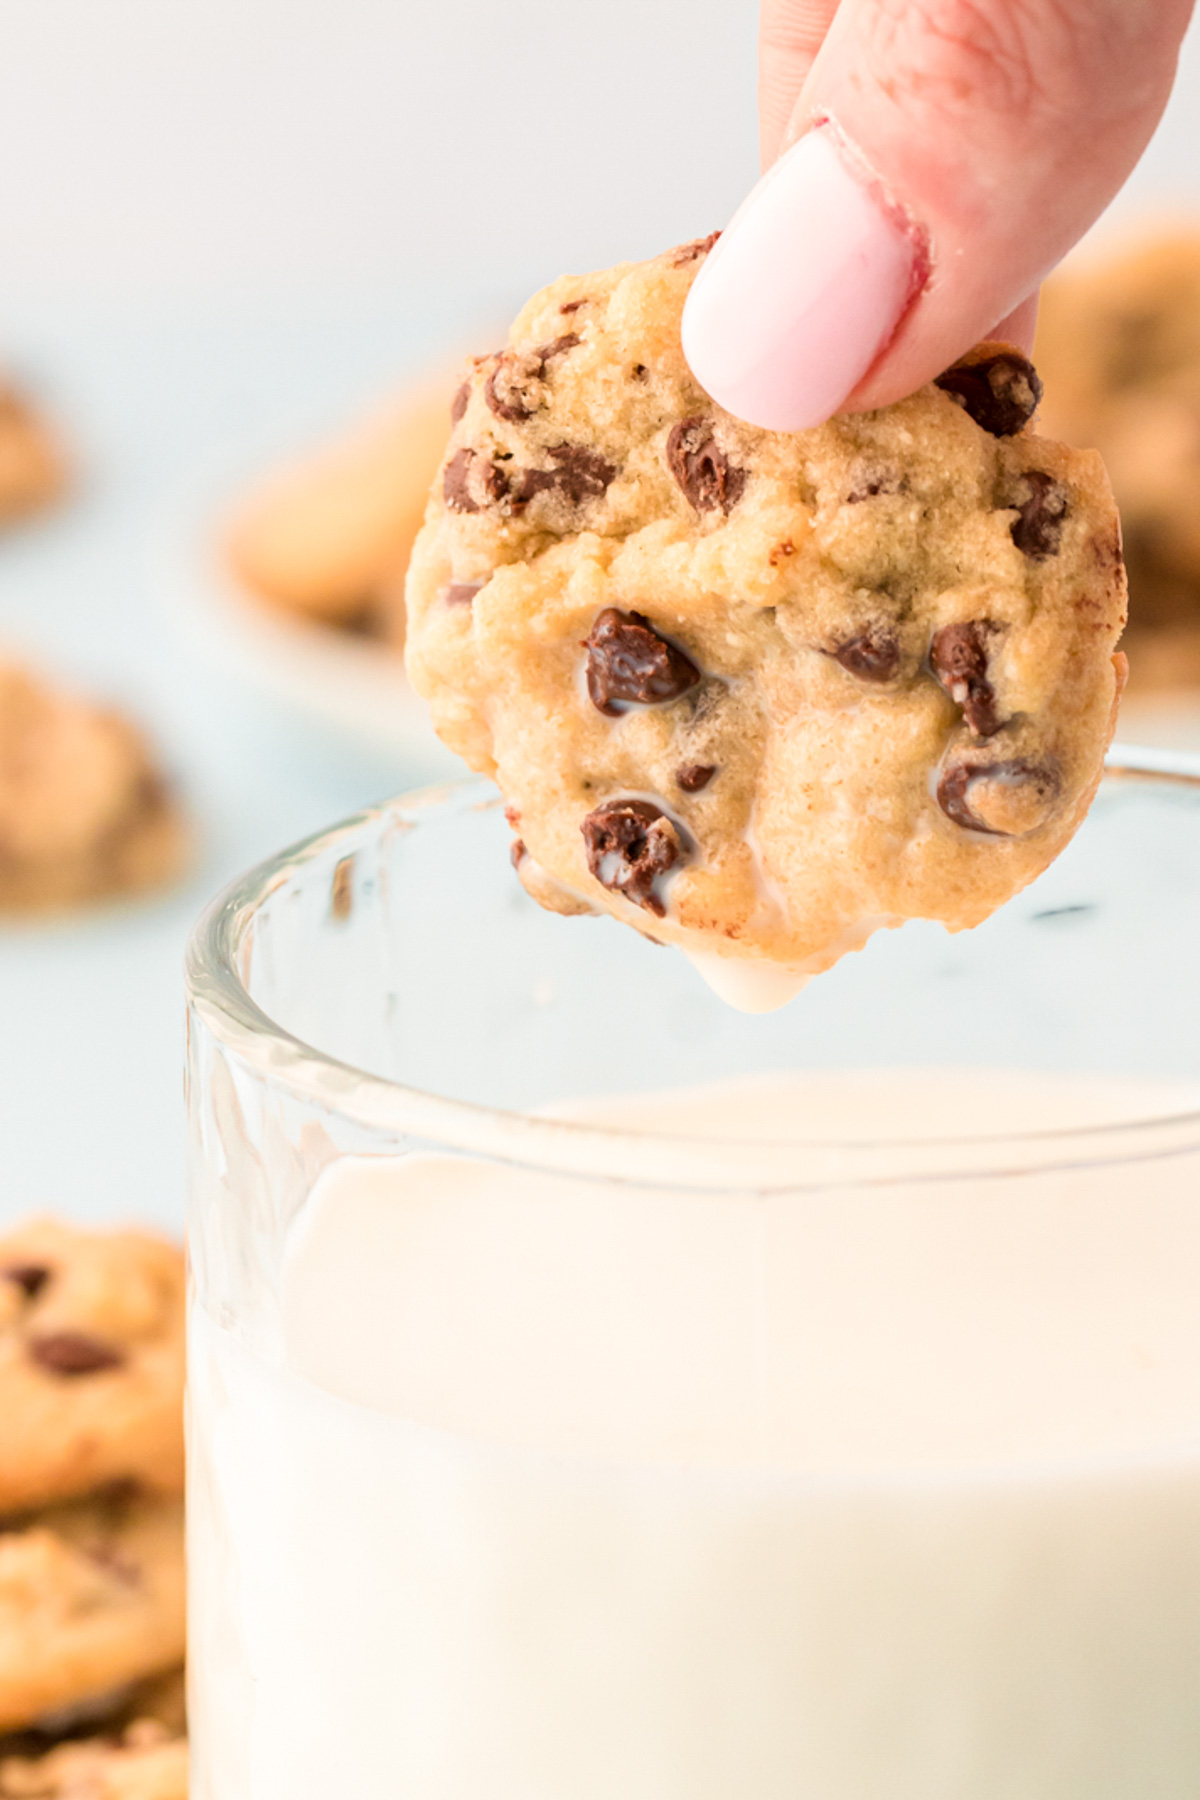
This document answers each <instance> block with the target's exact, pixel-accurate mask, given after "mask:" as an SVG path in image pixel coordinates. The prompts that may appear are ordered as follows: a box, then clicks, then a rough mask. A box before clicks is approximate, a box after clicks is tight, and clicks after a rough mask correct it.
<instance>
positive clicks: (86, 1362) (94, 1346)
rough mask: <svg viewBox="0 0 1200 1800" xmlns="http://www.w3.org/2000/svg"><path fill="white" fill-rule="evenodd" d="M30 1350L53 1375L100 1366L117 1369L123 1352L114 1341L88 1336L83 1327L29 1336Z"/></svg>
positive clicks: (83, 1372) (94, 1369)
mask: <svg viewBox="0 0 1200 1800" xmlns="http://www.w3.org/2000/svg"><path fill="white" fill-rule="evenodd" d="M29 1354H30V1356H31V1357H32V1358H33V1360H34V1362H35V1363H37V1364H38V1365H39V1366H40V1367H41V1368H43V1369H48V1370H49V1372H50V1373H51V1374H52V1375H95V1374H98V1373H99V1371H100V1370H101V1369H119V1368H120V1367H121V1364H122V1363H123V1362H124V1361H125V1355H124V1352H123V1351H122V1350H119V1349H118V1348H117V1346H116V1345H115V1344H106V1343H105V1342H104V1341H103V1339H101V1338H94V1337H89V1336H88V1334H87V1332H85V1331H50V1332H47V1333H45V1335H44V1336H42V1337H36V1338H31V1339H30V1341H29Z"/></svg>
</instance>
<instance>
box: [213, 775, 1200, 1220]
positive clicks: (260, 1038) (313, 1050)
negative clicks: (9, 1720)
mask: <svg viewBox="0 0 1200 1800" xmlns="http://www.w3.org/2000/svg"><path fill="white" fill-rule="evenodd" d="M1126 783H1128V784H1145V785H1148V786H1166V787H1184V788H1190V789H1192V790H1194V791H1195V792H1197V793H1198V794H1200V755H1192V754H1188V753H1186V752H1182V751H1178V752H1177V751H1168V750H1158V749H1152V748H1145V747H1141V746H1132V745H1124V744H1114V745H1113V746H1112V748H1111V749H1110V750H1109V752H1108V755H1107V757H1106V759H1105V769H1104V780H1103V784H1102V785H1103V786H1105V787H1109V786H1114V785H1122V784H1126ZM456 799H457V800H459V801H460V802H465V803H466V804H467V805H469V806H470V807H471V810H475V811H489V810H492V809H494V808H499V807H501V806H502V805H503V799H502V796H501V795H500V794H499V792H498V790H497V789H496V788H495V787H494V786H493V784H492V783H491V782H489V781H486V780H484V779H481V778H479V777H469V778H466V779H463V780H459V781H454V782H447V783H440V784H437V785H434V786H428V787H423V788H417V789H414V790H412V791H411V792H407V793H404V794H401V795H399V796H398V797H397V798H395V799H394V800H388V801H384V802H381V803H380V804H379V805H377V806H371V807H366V808H363V809H362V810H361V811H359V812H357V813H354V814H352V815H351V816H350V817H349V818H346V819H343V820H342V821H340V822H339V823H338V824H335V825H332V826H328V827H326V828H324V829H323V830H321V831H318V832H314V833H312V834H311V835H310V836H308V837H305V838H302V839H301V840H299V841H298V842H297V843H294V844H291V845H289V846H288V847H287V848H286V849H284V850H281V851H280V852H278V853H277V854H276V855H274V856H271V857H268V858H266V859H264V860H263V861H262V862H259V863H257V864H255V865H254V866H253V867H252V868H250V869H248V870H246V871H245V872H244V873H243V874H241V875H239V876H237V877H236V878H235V879H234V880H233V881H231V882H230V883H228V885H227V886H226V887H225V888H224V889H223V890H222V891H221V892H220V893H219V894H218V895H217V896H216V898H215V899H214V900H213V901H212V902H211V903H210V904H209V906H208V907H207V908H206V909H205V910H204V912H203V913H202V914H201V916H200V918H199V920H198V921H197V923H196V925H195V927H194V929H193V931H192V933H191V935H190V938H189V941H188V946H187V952H186V956H185V984H186V990H187V1000H188V1006H189V1010H194V1012H195V1014H196V1016H197V1018H198V1020H199V1021H200V1023H201V1024H202V1025H203V1026H204V1028H205V1029H206V1030H207V1031H208V1032H209V1034H210V1035H211V1036H212V1037H213V1038H214V1039H215V1040H216V1042H217V1043H219V1044H220V1045H221V1046H222V1047H223V1048H224V1049H225V1050H226V1051H227V1052H229V1053H231V1054H232V1055H234V1056H235V1057H236V1058H237V1059H238V1060H239V1061H240V1062H241V1063H242V1064H243V1065H244V1066H245V1067H247V1068H248V1069H249V1070H250V1071H251V1072H252V1073H253V1074H256V1075H257V1076H259V1077H260V1078H262V1079H264V1080H266V1081H269V1082H272V1083H276V1084H280V1085H282V1086H284V1087H285V1088H287V1089H288V1090H289V1091H290V1092H291V1093H292V1094H293V1095H294V1096H295V1097H296V1098H298V1099H300V1100H302V1101H304V1102H306V1103H307V1104H310V1105H313V1104H315V1105H317V1106H320V1107H323V1108H325V1109H327V1110H328V1111H330V1112H333V1113H336V1114H339V1115H341V1116H343V1117H345V1118H346V1119H348V1120H351V1121H353V1122H354V1123H356V1124H358V1125H360V1126H362V1127H364V1128H365V1129H367V1130H373V1131H377V1132H390V1133H394V1134H397V1135H399V1136H402V1137H412V1138H416V1139H418V1140H421V1141H422V1144H423V1145H425V1146H436V1147H438V1148H444V1149H447V1150H453V1151H457V1152H462V1153H466V1154H469V1155H480V1156H484V1157H487V1158H489V1159H490V1160H493V1161H498V1162H505V1163H513V1164H518V1165H520V1166H523V1167H528V1168H533V1169H538V1170H543V1171H547V1172H555V1173H563V1174H571V1175H574V1176H581V1177H585V1178H586V1177H591V1178H598V1179H617V1180H621V1181H636V1184H637V1185H638V1186H639V1187H670V1188H675V1189H679V1188H687V1189H696V1188H700V1189H703V1190H706V1191H713V1190H717V1191H727V1192H737V1193H747V1192H750V1193H756V1194H762V1193H768V1192H797V1191H820V1190H825V1189H829V1188H846V1187H861V1186H877V1185H898V1184H900V1183H902V1182H904V1183H909V1182H915V1181H920V1182H935V1183H941V1182H946V1181H952V1180H963V1179H970V1180H972V1181H974V1180H979V1179H1003V1178H1014V1177H1017V1176H1024V1177H1029V1176H1036V1175H1043V1174H1045V1175H1050V1174H1054V1173H1058V1172H1064V1171H1078V1170H1085V1169H1088V1168H1092V1167H1100V1166H1114V1165H1116V1164H1118V1163H1126V1162H1137V1163H1143V1162H1151V1161H1158V1160H1162V1159H1169V1158H1173V1157H1175V1156H1179V1155H1185V1154H1187V1153H1188V1152H1191V1151H1194V1150H1196V1148H1197V1147H1200V1104H1198V1105H1197V1106H1196V1107H1189V1108H1187V1109H1185V1110H1183V1111H1179V1112H1174V1113H1169V1114H1164V1113H1157V1114H1151V1115H1146V1116H1143V1117H1138V1116H1136V1115H1132V1116H1127V1117H1124V1118H1121V1119H1118V1120H1114V1121H1112V1122H1111V1123H1105V1124H1102V1125H1074V1126H1064V1127H1054V1128H1049V1129H1042V1130H1036V1131H1018V1132H997V1133H995V1134H979V1135H972V1136H971V1137H970V1138H966V1137H961V1136H960V1137H928V1138H903V1139H897V1138H891V1139H888V1138H879V1139H876V1140H863V1139H853V1140H841V1141H839V1140H836V1139H823V1138H819V1137H813V1136H801V1137H797V1138H795V1139H788V1140H783V1141H775V1142H772V1143H771V1144H768V1145H763V1144H761V1143H760V1142H758V1141H756V1140H745V1139H743V1140H738V1139H727V1138H721V1139H713V1138H705V1139H703V1140H702V1141H701V1142H700V1144H699V1145H698V1144H697V1142H696V1140H694V1139H691V1138H683V1137H680V1136H672V1135H671V1134H670V1133H664V1132H655V1131H651V1130H645V1129H643V1130H637V1129H629V1128H621V1129H617V1128H615V1127H612V1126H608V1125H598V1124H595V1123H591V1122H588V1121H576V1120H571V1119H564V1118H559V1117H555V1116H549V1115H547V1114H544V1113H539V1112H515V1111H510V1110H505V1109H503V1108H500V1107H490V1106H485V1105H482V1104H480V1103H478V1102H475V1101H469V1100H463V1099H456V1098H454V1097H452V1096H450V1095H446V1094H438V1093H434V1092H430V1091H426V1090H423V1089H421V1088H418V1087H413V1086H409V1085H406V1084H405V1083H402V1082H397V1081H393V1080H391V1079H390V1078H388V1077H386V1076H382V1075H375V1074H372V1073H369V1072H368V1071H366V1070H363V1069H359V1068H356V1067H355V1066H354V1065H353V1064H351V1063H347V1062H343V1061H341V1060H339V1059H338V1058H336V1057H333V1056H329V1055H327V1054H326V1053H325V1052H324V1051H322V1050H320V1049H319V1048H318V1047H317V1046H315V1045H313V1044H309V1043H306V1042H305V1041H304V1040H303V1039H301V1038H299V1037H297V1036H295V1035H294V1034H293V1033H292V1032H290V1031H288V1030H287V1029H286V1028H285V1027H284V1026H282V1025H280V1024H278V1023H277V1021H275V1020H273V1019H272V1018H270V1016H269V1015H268V1014H267V1013H266V1012H264V1011H263V1009H262V1008H261V1007H260V1006H259V1005H258V1003H257V1002H256V1001H255V1000H254V999H252V998H251V996H250V994H249V992H248V991H247V988H246V986H245V984H244V982H243V979H242V976H241V974H240V972H239V961H240V955H241V949H242V946H243V944H244V943H245V941H246V934H247V929H248V928H249V927H250V926H251V924H252V922H253V919H254V916H255V914H256V913H257V912H258V910H259V908H260V907H261V906H262V905H263V903H264V902H265V901H266V900H267V899H268V898H269V897H270V895H271V894H272V893H274V892H276V891H277V890H278V889H279V888H280V887H282V886H283V885H284V884H285V883H286V882H287V880H288V879H289V878H290V876H291V875H292V874H293V873H294V872H295V871H296V870H298V869H300V868H302V867H303V866H304V865H305V864H306V863H309V862H313V861H315V860H316V859H317V858H319V857H323V856H325V855H326V854H328V853H329V852H331V851H333V850H335V849H336V848H337V847H338V845H339V844H340V843H348V842H349V841H350V840H353V839H355V838H357V837H358V836H360V835H361V834H362V832H363V831H364V830H366V829H367V828H369V827H370V826H372V825H377V824H380V823H383V822H392V821H394V822H396V823H400V824H403V825H406V826H407V825H411V824H418V823H419V822H420V818H421V815H422V814H426V813H428V812H429V811H431V810H433V809H434V808H437V807H439V806H443V805H445V804H447V803H448V802H451V801H454V800H456ZM1198 1098H1200V1089H1198ZM789 1156H793V1157H802V1158H803V1159H804V1160H803V1166H802V1167H796V1168H789V1167H787V1166H786V1164H787V1158H788V1157H789Z"/></svg>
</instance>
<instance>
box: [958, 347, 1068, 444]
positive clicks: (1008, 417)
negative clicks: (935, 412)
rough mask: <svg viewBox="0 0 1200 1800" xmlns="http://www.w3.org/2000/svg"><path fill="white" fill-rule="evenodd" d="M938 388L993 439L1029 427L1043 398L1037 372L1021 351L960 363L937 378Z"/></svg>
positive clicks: (1008, 351) (1007, 435)
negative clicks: (963, 409) (962, 408)
mask: <svg viewBox="0 0 1200 1800" xmlns="http://www.w3.org/2000/svg"><path fill="white" fill-rule="evenodd" d="M936 385H937V386H938V387H940V388H941V389H942V391H943V393H946V394H949V396H950V398H951V399H952V400H956V401H957V402H958V404H959V405H960V406H961V407H964V408H965V409H966V411H967V412H968V413H970V415H971V417H972V418H973V419H974V421H975V423H976V424H977V425H978V426H980V427H981V428H982V429H983V430H984V431H989V432H991V434H992V436H993V437H1012V436H1013V434H1014V432H1018V431H1020V430H1021V429H1022V427H1023V426H1025V425H1028V423H1029V421H1030V419H1032V417H1033V415H1034V413H1035V412H1036V411H1037V408H1038V402H1039V401H1040V399H1041V397H1042V383H1041V380H1040V378H1039V376H1038V372H1037V370H1036V369H1035V368H1034V366H1033V364H1032V363H1031V362H1030V361H1029V359H1028V357H1025V356H1022V355H1021V354H1020V352H1019V351H1017V350H1000V351H998V352H997V353H996V354H995V355H994V356H984V357H981V358H980V359H979V361H978V362H965V363H957V364H956V365H955V366H954V368H952V369H947V370H946V372H945V374H944V375H939V376H938V377H937V383H936Z"/></svg>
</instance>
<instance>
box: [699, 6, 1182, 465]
mask: <svg viewBox="0 0 1200 1800" xmlns="http://www.w3.org/2000/svg"><path fill="white" fill-rule="evenodd" d="M1191 9H1192V0H840V3H839V0H762V18H761V28H760V65H759V75H760V83H759V100H760V117H761V144H762V159H763V165H764V167H765V168H766V170H767V172H766V174H765V175H764V176H763V177H762V179H761V180H760V181H759V183H758V185H757V187H755V188H754V189H753V190H752V192H751V193H750V195H749V197H748V198H747V200H746V201H745V202H744V203H743V205H742V207H741V208H740V210H739V211H738V213H737V215H736V216H735V218H734V220H733V222H732V224H731V225H730V226H729V228H728V230H727V231H726V232H725V233H724V234H723V235H722V237H721V238H720V239H719V240H718V242H717V244H716V245H715V246H714V248H713V250H712V252H711V254H710V255H709V257H708V260H707V262H706V263H705V265H704V267H703V268H702V269H701V271H700V274H699V275H698V277H697V279H696V282H695V284H694V286H693V288H692V291H691V294H690V295H689V297H688V303H687V308H686V310H685V312H684V318H683V348H684V352H685V354H686V356H687V359H688V362H689V363H690V364H691V367H692V369H693V371H694V373H695V375H696V377H697V379H698V380H699V381H700V382H701V383H702V384H703V386H704V387H705V388H707V389H708V391H709V392H710V393H711V394H712V395H713V396H714V398H715V399H716V400H718V401H719V402H720V403H721V404H722V405H723V406H725V407H727V408H728V409H729V411H730V412H733V413H735V414H737V415H739V416H740V417H742V418H744V419H748V420H750V422H751V423H753V424H755V425H761V426H765V427H768V428H770V429H774V430H783V431H796V430H801V429H803V428H805V427H807V426H811V425H817V424H820V423H821V422H822V421H823V420H824V419H826V418H828V417H829V416H830V414H831V413H834V412H838V411H843V410H850V411H861V410H864V409H866V408H869V407H876V406H884V405H887V404H888V403H889V402H891V401H893V400H898V399H901V398H902V397H903V396H904V395H905V394H909V393H912V392H913V391H914V389H916V388H918V387H920V386H921V385H922V384H923V383H925V382H926V381H929V380H931V379H932V378H933V377H934V376H935V375H938V374H940V373H941V371H942V370H943V369H945V368H946V367H948V365H949V364H950V363H952V362H954V361H955V360H956V358H957V357H959V356H961V355H962V354H963V352H964V351H966V350H967V349H969V348H970V346H971V345H972V344H974V343H976V342H978V341H979V340H980V339H982V338H988V337H1002V338H1006V339H1007V340H1008V341H1010V342H1014V343H1017V344H1019V345H1022V346H1023V347H1025V348H1028V347H1029V344H1030V342H1031V340H1032V336H1033V324H1034V319H1035V316H1036V309H1037V288H1038V284H1039V282H1040V281H1041V280H1042V278H1043V277H1044V276H1045V275H1046V274H1047V273H1048V272H1049V271H1050V270H1051V269H1052V268H1053V267H1054V265H1055V264H1056V263H1057V262H1058V261H1059V259H1060V258H1061V257H1062V256H1063V255H1064V254H1065V253H1066V251H1067V250H1069V249H1070V247H1071V245H1072V244H1074V243H1075V242H1076V240H1077V239H1078V238H1079V237H1081V236H1082V235H1083V233H1084V232H1085V231H1086V230H1087V228H1088V226H1089V225H1091V224H1092V222H1093V221H1094V220H1095V219H1096V218H1097V217H1098V216H1099V214H1100V213H1101V211H1102V210H1103V208H1104V207H1105V206H1106V205H1107V204H1108V201H1109V200H1110V199H1111V198H1112V196H1113V195H1114V194H1115V193H1116V191H1117V189H1118V188H1119V187H1120V186H1121V184H1122V182H1123V181H1124V180H1125V178H1126V176H1127V175H1128V174H1129V172H1130V170H1131V169H1132V168H1133V166H1134V164H1135V163H1136V162H1137V160H1138V157H1139V156H1140V155H1141V153H1142V151H1143V149H1144V148H1145V146H1146V143H1147V142H1148V140H1149V138H1150V135H1151V133H1152V132H1153V130H1154V127H1155V126H1156V125H1157V123H1158V120H1159V117H1160V116H1161V113H1162V110H1163V107H1164V106H1165V105H1166V101H1167V96H1168V95H1169V93H1170V90H1171V83H1172V81H1173V79H1174V75H1175V64H1176V59H1177V57H1178V52H1179V45H1180V41H1181V39H1182V37H1183V33H1184V30H1185V28H1186V26H1187V22H1188V18H1189V16H1190V13H1191Z"/></svg>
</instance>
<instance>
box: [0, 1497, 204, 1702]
mask: <svg viewBox="0 0 1200 1800" xmlns="http://www.w3.org/2000/svg"><path fill="white" fill-rule="evenodd" d="M184 1594H185V1577H184V1549H183V1501H182V1499H181V1498H180V1497H178V1496H175V1497H170V1496H166V1495H161V1494H150V1493H147V1492H145V1491H143V1490H141V1489H139V1488H137V1487H135V1486H134V1485H133V1484H124V1485H121V1486H114V1487H111V1488H108V1489H100V1490H98V1491H97V1492H95V1493H93V1494H90V1495H88V1496H87V1497H86V1498H84V1499H80V1500H69V1501H65V1502H63V1503H62V1504H60V1505H58V1506H52V1507H46V1508H42V1509H40V1510H39V1511H36V1512H34V1513H32V1514H29V1515H27V1516H25V1517H18V1518H15V1519H13V1518H10V1519H8V1520H5V1521H4V1523H3V1526H2V1527H0V1732H12V1731H19V1730H22V1729H24V1728H27V1727H30V1726H40V1727H41V1728H42V1729H43V1730H47V1729H54V1728H55V1724H56V1723H57V1724H59V1725H61V1727H62V1728H63V1729H64V1730H65V1729H69V1728H70V1726H71V1724H72V1723H73V1722H74V1720H73V1718H72V1711H73V1709H79V1708H83V1709H84V1712H85V1715H86V1714H88V1713H92V1714H94V1713H95V1712H104V1711H106V1710H109V1708H108V1705H107V1704H106V1703H107V1701H108V1700H109V1697H111V1702H112V1708H113V1709H116V1708H117V1707H119V1706H120V1705H121V1704H123V1701H124V1696H123V1693H122V1690H123V1689H124V1688H125V1687H126V1686H127V1684H128V1683H130V1682H132V1681H137V1680H140V1679H142V1678H144V1677H146V1676H150V1675H155V1674H158V1673H159V1672H161V1671H165V1670H173V1669H175V1668H176V1667H177V1666H178V1665H179V1664H180V1663H181V1662H182V1659H183V1652H184V1632H185V1610H186V1609H185V1599H184Z"/></svg>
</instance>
